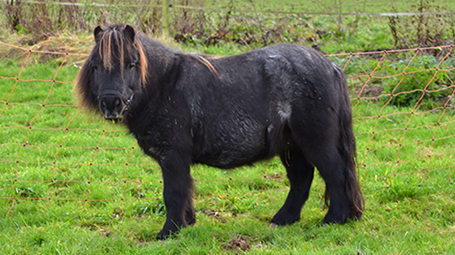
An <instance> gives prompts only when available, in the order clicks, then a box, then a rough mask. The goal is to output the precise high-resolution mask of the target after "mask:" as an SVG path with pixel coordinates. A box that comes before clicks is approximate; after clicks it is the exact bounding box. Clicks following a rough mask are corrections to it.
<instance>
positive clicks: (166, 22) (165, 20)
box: [161, 0, 169, 36]
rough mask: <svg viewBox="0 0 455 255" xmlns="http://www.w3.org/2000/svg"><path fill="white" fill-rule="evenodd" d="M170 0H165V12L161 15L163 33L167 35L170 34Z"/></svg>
mask: <svg viewBox="0 0 455 255" xmlns="http://www.w3.org/2000/svg"><path fill="white" fill-rule="evenodd" d="M168 13H169V0H163V12H162V16H161V25H162V29H163V31H162V33H163V35H165V36H168V35H169V15H168Z"/></svg>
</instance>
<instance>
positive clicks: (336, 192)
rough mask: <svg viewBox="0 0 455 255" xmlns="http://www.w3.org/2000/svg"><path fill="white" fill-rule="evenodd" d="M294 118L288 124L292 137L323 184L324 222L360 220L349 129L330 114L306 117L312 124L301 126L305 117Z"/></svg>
mask: <svg viewBox="0 0 455 255" xmlns="http://www.w3.org/2000/svg"><path fill="white" fill-rule="evenodd" d="M297 117H300V118H294V119H292V120H294V121H291V125H290V128H291V133H292V136H293V140H294V141H295V143H296V144H297V146H299V147H300V148H302V151H303V154H304V155H305V157H306V159H308V161H309V162H311V165H312V166H314V167H316V168H317V169H318V171H319V173H320V175H321V177H322V178H323V179H324V182H325V184H326V203H328V201H329V200H330V203H329V210H328V212H327V215H326V216H325V218H324V223H339V224H342V223H345V222H346V220H348V219H360V218H361V216H362V210H363V205H362V204H363V199H362V194H361V191H360V188H359V185H358V180H357V176H356V172H355V164H354V160H355V144H354V145H353V143H354V142H355V141H354V140H353V135H351V134H352V130H350V129H348V127H340V126H338V124H337V122H336V121H333V120H334V119H335V120H336V118H333V117H331V116H330V115H328V116H326V118H323V119H321V118H316V117H315V118H314V119H315V120H317V121H313V120H312V119H310V120H312V121H311V123H312V125H304V123H305V122H303V121H301V120H305V116H297ZM308 122H309V121H308ZM346 137H351V139H347V138H346Z"/></svg>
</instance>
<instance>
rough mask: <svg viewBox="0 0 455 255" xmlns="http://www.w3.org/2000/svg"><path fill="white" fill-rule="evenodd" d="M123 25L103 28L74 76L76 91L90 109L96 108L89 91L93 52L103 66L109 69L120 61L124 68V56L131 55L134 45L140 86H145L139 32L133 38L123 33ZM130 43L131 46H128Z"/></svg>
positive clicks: (145, 78) (145, 75)
mask: <svg viewBox="0 0 455 255" xmlns="http://www.w3.org/2000/svg"><path fill="white" fill-rule="evenodd" d="M124 30H125V26H124V25H110V26H108V27H106V28H104V29H103V30H102V31H101V32H100V33H99V34H98V36H97V38H95V41H96V45H95V47H94V48H93V50H92V52H91V53H90V55H89V57H88V58H87V60H86V61H85V63H84V65H83V66H82V68H81V70H80V71H79V74H78V76H77V78H76V92H77V94H78V95H79V98H80V99H81V103H82V105H83V106H86V107H88V108H91V109H97V107H98V105H97V102H96V96H95V95H93V93H92V91H91V83H92V80H93V77H92V76H93V66H92V64H91V59H92V58H93V56H94V55H95V54H98V56H99V57H100V58H101V60H102V64H103V67H104V68H105V69H107V70H111V69H112V68H113V66H114V63H115V62H119V63H120V70H121V72H123V70H124V64H125V62H124V60H125V56H128V55H131V54H132V52H131V50H132V48H133V47H134V48H135V49H136V50H137V52H138V54H139V59H138V63H137V65H138V67H139V70H140V73H141V82H142V86H145V84H146V83H147V79H148V71H147V69H148V62H147V58H146V55H145V52H144V47H143V45H142V43H141V37H142V35H140V33H136V32H134V33H135V35H134V37H133V38H134V40H133V41H132V40H131V38H130V37H129V36H128V35H126V34H125V32H124ZM128 44H131V46H132V47H128Z"/></svg>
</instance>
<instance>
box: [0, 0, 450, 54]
mask: <svg viewBox="0 0 455 255" xmlns="http://www.w3.org/2000/svg"><path fill="white" fill-rule="evenodd" d="M3 2H4V5H3V6H2V7H0V8H1V9H0V11H3V13H5V15H3V16H2V17H0V24H1V25H4V26H5V27H8V28H9V29H10V30H13V31H15V32H18V33H25V34H33V38H31V39H30V40H29V44H30V45H31V44H34V43H36V42H37V41H40V40H42V39H46V38H49V37H50V36H52V35H55V34H59V33H62V32H67V31H69V32H71V33H75V32H76V33H77V32H80V31H86V32H92V29H93V27H95V26H97V25H106V24H109V23H128V24H132V25H134V26H135V27H137V28H138V29H139V30H141V31H143V32H145V33H147V34H149V35H159V34H162V33H165V34H169V35H171V37H174V38H175V39H177V40H179V41H184V42H191V43H196V44H199V43H200V44H206V45H211V44H216V43H218V42H223V41H225V42H237V43H240V44H253V45H267V44H272V43H283V42H291V43H302V42H305V40H310V41H311V42H315V43H318V40H316V39H317V38H321V39H322V40H323V39H324V38H327V37H340V36H341V37H342V36H346V35H347V34H349V35H350V36H355V35H356V34H358V33H360V32H359V28H361V27H369V26H370V25H371V23H372V22H375V23H382V24H385V25H386V26H387V25H388V26H389V28H388V30H390V31H391V32H392V33H393V34H394V41H395V42H394V44H395V45H394V46H395V48H398V47H408V48H409V47H414V46H421V45H442V44H449V43H447V42H445V40H450V39H451V38H453V37H454V34H455V30H454V29H453V28H452V27H455V26H454V24H455V5H453V4H451V3H450V1H446V0H426V1H420V2H419V3H414V2H412V1H410V2H406V3H399V4H395V2H393V1H389V0H379V1H367V0H349V1H347V0H344V1H342V0H338V1H337V0H323V1H305V2H302V3H296V2H295V1H276V0H268V1H253V0H222V1H207V0H179V1H170V0H167V1H164V0H163V1H157V0H134V1H128V2H125V1H119V0H101V1H97V2H87V1H76V0H68V1H64V0H61V1H51V0H40V1H22V0H15V1H6V0H4V1H3ZM409 27H415V28H417V29H416V30H415V31H418V30H421V31H425V30H426V32H425V33H422V34H419V33H418V32H417V34H415V31H414V30H413V31H410V30H409V29H408V28H409ZM314 35H317V36H314ZM319 41H320V40H319Z"/></svg>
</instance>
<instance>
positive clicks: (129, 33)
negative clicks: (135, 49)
mask: <svg viewBox="0 0 455 255" xmlns="http://www.w3.org/2000/svg"><path fill="white" fill-rule="evenodd" d="M125 35H126V37H128V38H130V40H131V41H132V42H134V36H135V35H136V31H134V28H133V27H132V26H130V25H126V27H125Z"/></svg>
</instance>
